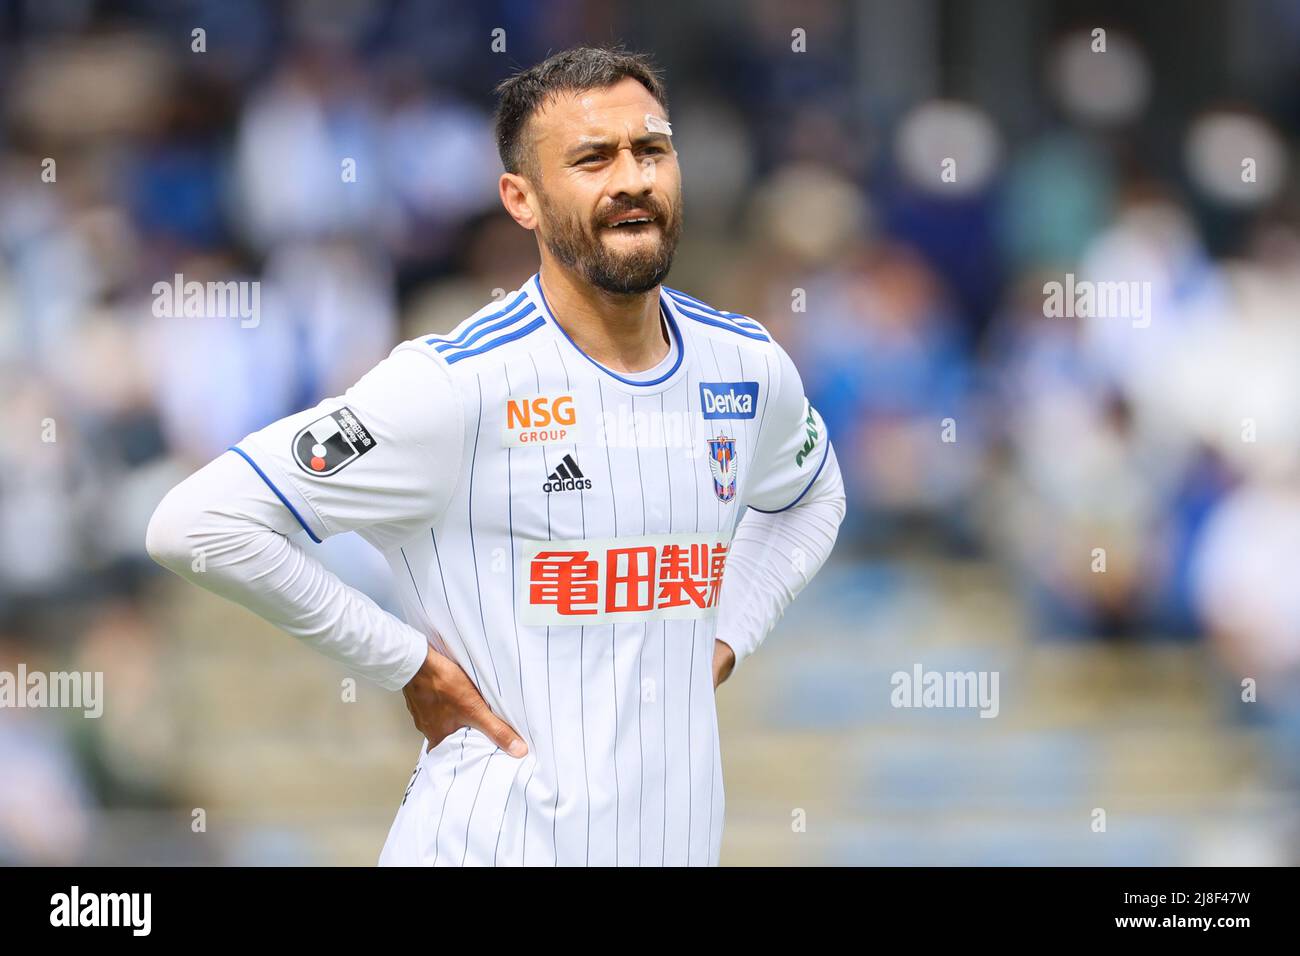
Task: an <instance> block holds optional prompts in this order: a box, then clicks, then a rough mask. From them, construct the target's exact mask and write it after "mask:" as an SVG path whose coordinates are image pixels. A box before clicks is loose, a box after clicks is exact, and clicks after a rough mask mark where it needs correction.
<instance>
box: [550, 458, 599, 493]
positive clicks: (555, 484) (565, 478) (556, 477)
mask: <svg viewBox="0 0 1300 956" xmlns="http://www.w3.org/2000/svg"><path fill="white" fill-rule="evenodd" d="M589 488H591V479H590V478H585V477H583V474H582V469H581V468H579V467H578V463H577V462H576V461H574V460H573V456H572V455H565V456H564V457H563V458H561V459H560V464H559V465H558V466H557V467H556V469H555V470H554V471H553V472H551V474H550V476H549V477H548V478H547V479H546V483H545V484H543V485H542V491H544V492H546V493H547V494H550V493H551V492H552V491H582V490H585V489H589Z"/></svg>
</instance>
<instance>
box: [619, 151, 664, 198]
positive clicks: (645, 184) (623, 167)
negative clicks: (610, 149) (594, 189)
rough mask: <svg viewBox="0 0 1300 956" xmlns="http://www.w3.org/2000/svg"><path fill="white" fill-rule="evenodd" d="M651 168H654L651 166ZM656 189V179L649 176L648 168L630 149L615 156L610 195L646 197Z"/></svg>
mask: <svg viewBox="0 0 1300 956" xmlns="http://www.w3.org/2000/svg"><path fill="white" fill-rule="evenodd" d="M650 168H653V166H652V165H651V167H650ZM653 187H654V179H653V178H652V177H651V176H649V175H647V172H646V167H645V166H643V165H642V163H641V162H640V161H639V160H638V159H637V158H636V156H635V155H634V154H633V153H632V150H630V149H620V150H619V151H618V152H617V153H615V154H614V168H613V171H612V173H611V175H610V181H609V190H610V193H611V194H613V195H615V196H617V195H618V194H619V193H626V194H627V195H629V196H644V195H645V194H646V193H648V192H650V190H651V189H652V188H653Z"/></svg>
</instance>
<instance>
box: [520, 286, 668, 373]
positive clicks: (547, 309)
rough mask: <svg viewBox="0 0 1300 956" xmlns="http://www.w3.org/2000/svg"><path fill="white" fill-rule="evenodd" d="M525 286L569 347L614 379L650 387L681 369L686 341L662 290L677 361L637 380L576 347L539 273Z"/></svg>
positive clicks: (661, 303)
mask: <svg viewBox="0 0 1300 956" xmlns="http://www.w3.org/2000/svg"><path fill="white" fill-rule="evenodd" d="M525 287H527V288H528V290H529V291H530V292H531V293H532V294H533V295H534V296H536V298H537V301H538V302H539V303H540V305H541V308H542V315H543V316H545V317H546V320H547V321H548V322H550V323H551V325H553V326H555V328H556V329H557V330H559V333H560V335H561V336H563V338H564V340H565V341H566V342H568V343H569V347H570V348H572V349H573V350H574V351H575V352H577V353H578V354H579V355H581V356H582V357H583V358H584V359H586V360H587V361H588V362H590V363H591V364H592V365H594V366H596V368H598V369H600V370H601V371H602V372H604V373H605V374H606V375H608V376H609V377H610V378H612V379H614V380H615V381H617V382H620V383H622V384H623V385H627V386H630V387H632V388H652V387H654V386H662V385H663V384H664V383H666V382H668V381H669V380H670V379H672V378H673V377H674V376H675V375H676V374H677V372H678V371H679V370H680V369H681V367H682V362H683V360H684V359H685V357H686V343H685V341H684V339H683V336H682V330H681V329H680V328H679V327H678V325H677V319H676V318H674V317H673V310H672V309H671V308H670V307H669V304H668V300H667V299H666V298H665V297H664V294H663V292H662V291H661V292H660V293H659V311H660V313H661V314H662V315H663V317H664V321H665V322H667V323H668V328H669V330H670V331H671V333H672V336H673V340H674V342H676V346H677V361H675V362H673V364H672V368H670V369H668V371H666V372H664V373H663V374H662V375H660V376H657V377H656V378H651V379H645V380H639V379H634V378H628V377H627V376H626V375H622V374H620V373H618V372H615V371H614V370H613V369H611V368H606V367H605V366H604V365H601V364H600V363H599V362H597V361H596V360H595V359H594V358H592V357H591V356H590V355H588V354H587V353H586V352H584V351H583V350H582V349H581V348H579V347H578V343H576V342H574V341H573V339H572V338H570V337H569V333H568V332H566V331H565V330H564V326H562V325H560V323H559V322H557V321H555V313H553V312H552V311H551V306H550V303H548V302H547V301H546V293H544V292H543V291H542V277H541V273H534V274H533V277H532V278H531V279H529V280H528V282H526V283H525Z"/></svg>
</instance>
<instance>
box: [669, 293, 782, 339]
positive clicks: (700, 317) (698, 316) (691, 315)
mask: <svg viewBox="0 0 1300 956" xmlns="http://www.w3.org/2000/svg"><path fill="white" fill-rule="evenodd" d="M677 311H678V312H680V313H681V314H682V315H684V316H686V317H687V318H688V319H694V320H695V321H696V322H702V323H704V324H705V325H716V326H717V327H718V328H720V329H726V330H727V331H728V332H735V333H736V334H737V335H743V336H744V337H745V338H747V339H757V340H758V341H759V342H770V341H772V340H771V339H770V338H768V337H767V336H766V335H764V334H763V333H761V332H751V331H750V330H749V329H742V328H741V327H740V326H738V325H736V323H734V322H732V321H730V320H729V319H715V318H713V317H711V316H707V315H704V314H702V313H700V312H693V311H691V310H690V309H688V308H686V306H684V305H682V304H681V303H680V302H678V303H677Z"/></svg>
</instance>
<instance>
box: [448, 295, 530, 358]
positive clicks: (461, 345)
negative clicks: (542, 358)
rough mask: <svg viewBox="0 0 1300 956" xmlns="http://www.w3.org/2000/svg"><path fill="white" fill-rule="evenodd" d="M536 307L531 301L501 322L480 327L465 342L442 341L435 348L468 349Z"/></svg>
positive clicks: (512, 323)
mask: <svg viewBox="0 0 1300 956" xmlns="http://www.w3.org/2000/svg"><path fill="white" fill-rule="evenodd" d="M536 309H537V306H535V305H533V303H531V302H529V303H528V304H527V305H526V306H524V307H523V308H522V309H520V310H519V311H518V312H511V313H510V314H509V315H507V316H506V317H505V318H504V319H502V320H501V321H500V322H495V323H493V324H492V325H485V326H483V328H481V329H479V330H478V331H477V332H475V333H474V334H473V335H471V336H470V337H469V338H467V339H465V341H464V342H444V343H442V344H441V345H435V346H434V349H435V350H436V351H438V352H449V351H452V350H453V349H466V348H469V347H470V346H471V345H473V344H474V343H475V342H477V341H478V340H479V339H481V338H483V336H485V335H491V334H492V333H493V332H500V331H501V330H502V329H504V328H506V327H507V326H511V325H514V324H515V323H516V322H518V321H519V320H520V319H522V318H523V317H524V316H526V315H528V314H529V313H530V312H534V311H536Z"/></svg>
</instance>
